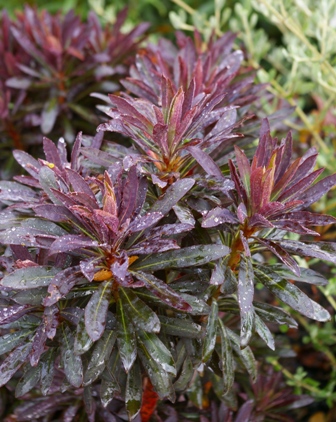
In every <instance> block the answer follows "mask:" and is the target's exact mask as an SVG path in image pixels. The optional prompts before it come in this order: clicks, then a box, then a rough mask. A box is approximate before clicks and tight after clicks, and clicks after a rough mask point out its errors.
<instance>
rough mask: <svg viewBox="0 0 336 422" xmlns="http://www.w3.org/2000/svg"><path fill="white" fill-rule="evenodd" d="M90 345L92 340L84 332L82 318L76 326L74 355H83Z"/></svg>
mask: <svg viewBox="0 0 336 422" xmlns="http://www.w3.org/2000/svg"><path fill="white" fill-rule="evenodd" d="M92 345H93V340H92V339H91V337H90V336H89V334H88V333H87V331H86V328H85V320H84V317H82V318H81V319H80V320H79V323H78V325H77V330H76V337H75V344H74V353H75V354H77V355H82V354H83V353H85V352H87V351H88V350H89V349H90V347H91V346H92Z"/></svg>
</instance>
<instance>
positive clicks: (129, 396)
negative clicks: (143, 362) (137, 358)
mask: <svg viewBox="0 0 336 422" xmlns="http://www.w3.org/2000/svg"><path fill="white" fill-rule="evenodd" d="M141 398H142V377H141V372H140V367H139V365H138V363H137V362H134V364H133V366H132V368H131V369H130V371H129V372H128V375H127V383H126V393H125V402H126V409H127V413H128V417H129V419H130V420H133V419H134V418H135V417H136V416H137V415H138V413H139V412H140V409H141Z"/></svg>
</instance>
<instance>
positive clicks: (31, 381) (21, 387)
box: [15, 366, 41, 397]
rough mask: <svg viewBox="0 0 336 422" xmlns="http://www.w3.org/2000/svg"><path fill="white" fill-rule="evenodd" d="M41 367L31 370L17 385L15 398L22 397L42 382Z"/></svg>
mask: <svg viewBox="0 0 336 422" xmlns="http://www.w3.org/2000/svg"><path fill="white" fill-rule="evenodd" d="M40 377H41V366H36V367H35V368H34V367H33V368H29V369H28V370H27V372H25V374H24V375H23V376H22V378H21V379H20V381H19V382H18V383H17V384H16V388H15V397H21V396H23V395H25V394H26V393H28V392H29V391H30V390H32V389H33V388H34V387H35V386H36V384H37V383H38V382H39V381H40Z"/></svg>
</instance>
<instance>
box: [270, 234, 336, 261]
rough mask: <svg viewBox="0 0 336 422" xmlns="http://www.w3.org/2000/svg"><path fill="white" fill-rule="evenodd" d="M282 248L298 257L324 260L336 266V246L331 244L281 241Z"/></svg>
mask: <svg viewBox="0 0 336 422" xmlns="http://www.w3.org/2000/svg"><path fill="white" fill-rule="evenodd" d="M278 243H279V244H280V246H281V247H282V248H284V249H286V250H287V251H288V252H290V253H292V254H296V255H302V256H310V257H312V258H319V259H324V260H326V261H330V262H332V263H333V264H336V245H335V244H334V243H331V242H317V243H316V242H315V243H308V242H305V243H303V242H299V241H294V240H281V241H279V242H278Z"/></svg>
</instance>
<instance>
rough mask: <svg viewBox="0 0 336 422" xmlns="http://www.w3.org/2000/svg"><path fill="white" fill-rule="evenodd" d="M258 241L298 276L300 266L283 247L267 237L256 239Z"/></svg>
mask: <svg viewBox="0 0 336 422" xmlns="http://www.w3.org/2000/svg"><path fill="white" fill-rule="evenodd" d="M256 240H257V241H258V242H259V243H261V244H262V245H264V246H266V248H267V249H269V250H270V251H271V252H273V253H274V255H276V256H277V257H278V258H279V259H280V260H281V261H282V262H283V263H284V264H285V265H287V267H288V268H289V269H290V270H292V271H293V273H294V274H295V275H296V276H300V268H299V266H298V264H297V262H296V261H295V259H294V258H293V257H291V256H290V255H289V254H288V252H287V251H286V250H285V249H283V248H282V247H281V246H280V245H278V244H277V243H275V242H272V241H270V240H269V239H260V238H258V239H256Z"/></svg>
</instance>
